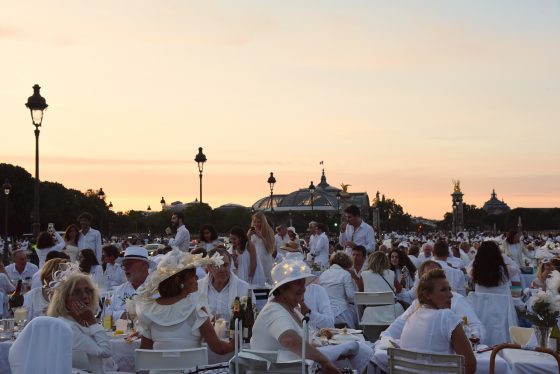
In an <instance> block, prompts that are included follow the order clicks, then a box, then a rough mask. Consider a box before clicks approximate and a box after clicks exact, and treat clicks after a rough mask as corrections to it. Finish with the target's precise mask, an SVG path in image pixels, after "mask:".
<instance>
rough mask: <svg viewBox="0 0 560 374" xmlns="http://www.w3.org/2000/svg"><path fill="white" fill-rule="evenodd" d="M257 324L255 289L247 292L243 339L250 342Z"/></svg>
mask: <svg viewBox="0 0 560 374" xmlns="http://www.w3.org/2000/svg"><path fill="white" fill-rule="evenodd" d="M254 324H255V312H254V311H253V290H252V289H249V291H248V292H247V305H246V307H245V313H244V316H243V341H244V342H245V343H249V342H250V341H251V337H252V336H253V325H254Z"/></svg>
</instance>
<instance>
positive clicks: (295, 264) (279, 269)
mask: <svg viewBox="0 0 560 374" xmlns="http://www.w3.org/2000/svg"><path fill="white" fill-rule="evenodd" d="M271 275H272V289H271V290H270V295H272V294H273V293H274V291H275V290H276V289H277V288H278V287H280V286H283V285H284V284H286V283H290V282H293V281H296V280H300V279H305V285H306V286H307V285H308V284H309V283H311V282H312V281H313V280H314V279H315V278H316V276H315V275H313V274H311V269H310V268H309V266H308V265H307V264H306V263H305V262H303V261H301V260H297V259H292V258H289V259H286V260H284V261H282V262H281V263H279V264H278V265H276V266H275V267H273V268H272V271H271Z"/></svg>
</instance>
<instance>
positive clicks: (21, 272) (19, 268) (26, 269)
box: [6, 249, 39, 286]
mask: <svg viewBox="0 0 560 374" xmlns="http://www.w3.org/2000/svg"><path fill="white" fill-rule="evenodd" d="M13 259H14V263H13V264H10V265H8V266H6V274H7V275H8V278H10V280H11V281H12V283H13V284H16V283H17V282H18V280H20V279H21V280H22V281H23V282H24V283H29V286H31V279H32V278H33V274H35V273H36V272H38V271H39V268H38V267H37V266H35V265H33V264H32V263H30V262H27V254H26V253H25V251H24V250H21V249H19V250H17V251H15V252H14V254H13Z"/></svg>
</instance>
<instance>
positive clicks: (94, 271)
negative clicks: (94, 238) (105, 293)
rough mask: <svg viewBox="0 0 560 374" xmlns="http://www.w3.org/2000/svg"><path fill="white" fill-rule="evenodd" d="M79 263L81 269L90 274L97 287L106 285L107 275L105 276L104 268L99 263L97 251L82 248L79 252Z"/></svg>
mask: <svg viewBox="0 0 560 374" xmlns="http://www.w3.org/2000/svg"><path fill="white" fill-rule="evenodd" d="M78 265H79V267H80V271H81V272H82V273H85V274H88V275H89V276H90V277H91V279H92V280H93V283H95V285H96V286H97V287H99V288H104V287H106V284H107V282H105V277H104V276H103V268H102V267H101V265H99V262H98V261H97V257H95V252H93V250H92V249H89V248H88V249H82V250H81V251H80V252H79V253H78Z"/></svg>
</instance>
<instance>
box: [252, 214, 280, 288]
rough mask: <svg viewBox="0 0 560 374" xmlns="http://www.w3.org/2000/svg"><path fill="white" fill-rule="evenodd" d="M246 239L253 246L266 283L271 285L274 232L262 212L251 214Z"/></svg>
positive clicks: (274, 254)
mask: <svg viewBox="0 0 560 374" xmlns="http://www.w3.org/2000/svg"><path fill="white" fill-rule="evenodd" d="M247 237H248V238H249V240H250V241H251V242H252V243H253V244H254V245H255V249H256V250H257V257H258V259H259V261H260V262H261V265H262V268H263V271H264V276H265V279H266V282H267V283H268V284H270V285H271V284H272V276H271V275H270V274H271V273H270V271H271V270H272V266H273V265H274V258H275V257H276V239H275V238H274V230H273V229H272V227H270V225H269V224H268V221H267V220H266V216H265V215H264V213H263V212H256V213H255V214H253V217H252V219H251V228H250V229H249V231H248V232H247Z"/></svg>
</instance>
